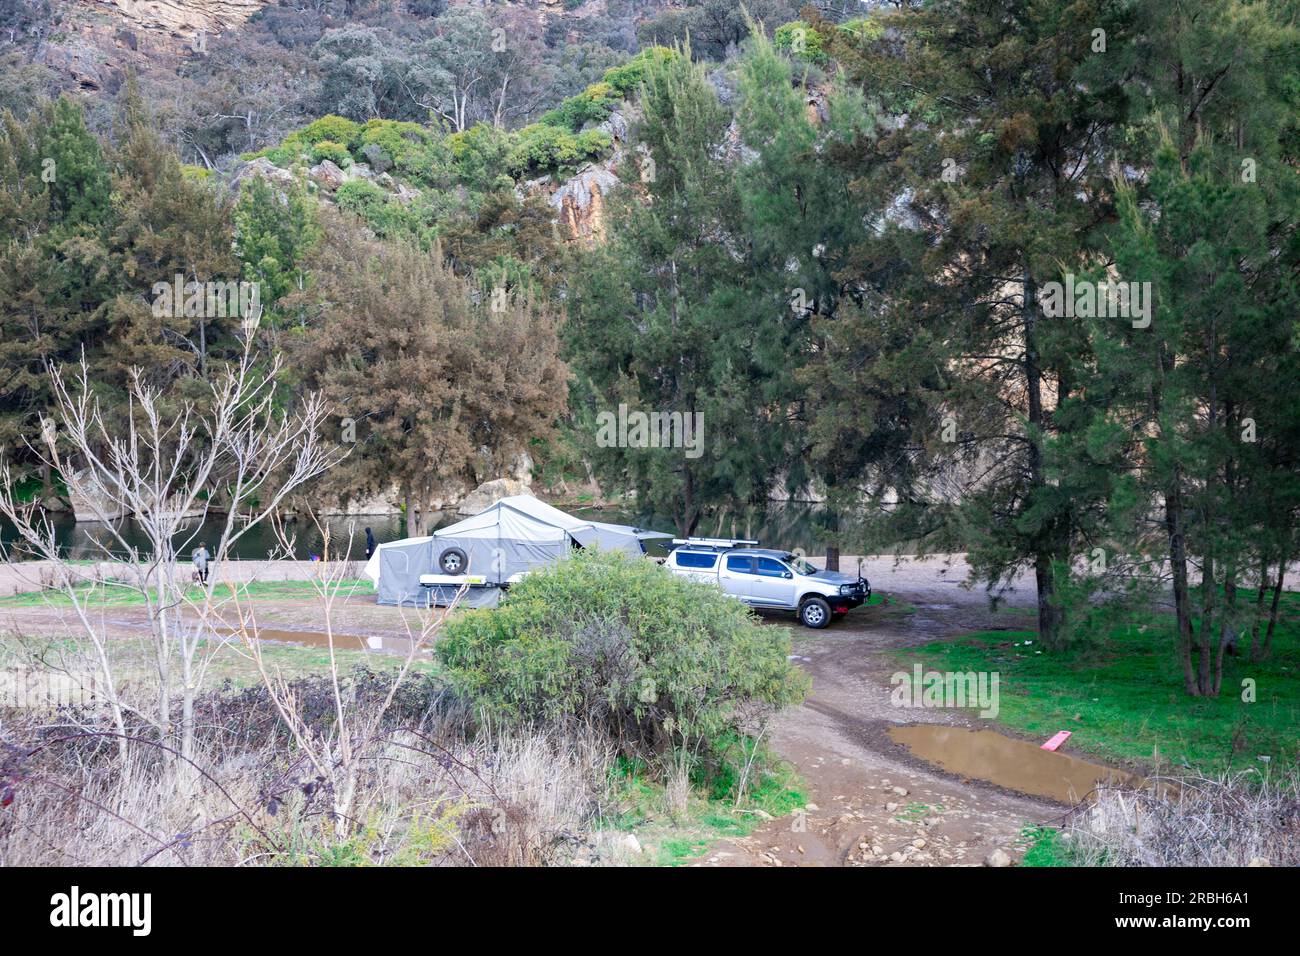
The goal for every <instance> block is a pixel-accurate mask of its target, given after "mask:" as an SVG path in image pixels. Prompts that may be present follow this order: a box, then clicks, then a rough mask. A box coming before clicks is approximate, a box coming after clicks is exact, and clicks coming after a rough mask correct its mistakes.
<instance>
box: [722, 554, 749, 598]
mask: <svg viewBox="0 0 1300 956" xmlns="http://www.w3.org/2000/svg"><path fill="white" fill-rule="evenodd" d="M754 581H755V575H754V559H753V557H751V556H750V555H748V554H729V555H727V559H726V560H725V561H724V562H723V563H722V567H721V568H719V569H718V583H719V584H720V585H722V590H723V591H725V592H726V593H727V594H730V595H731V596H732V597H738V598H740V599H741V600H742V601H744V602H745V603H746V604H751V603H753V600H754Z"/></svg>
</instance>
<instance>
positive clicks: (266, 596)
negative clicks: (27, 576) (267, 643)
mask: <svg viewBox="0 0 1300 956" xmlns="http://www.w3.org/2000/svg"><path fill="white" fill-rule="evenodd" d="M338 587H339V594H340V595H341V596H346V595H348V594H351V593H356V592H360V593H370V592H372V591H373V590H374V585H373V584H372V583H371V582H370V581H369V580H367V579H361V578H356V579H349V580H346V581H342V582H340V583H339V585H338ZM77 590H78V594H79V596H81V597H82V598H83V599H88V600H89V601H90V603H91V604H92V605H93V606H96V607H133V606H135V607H138V606H141V605H143V604H144V596H143V595H141V594H140V593H139V592H138V591H136V590H134V589H133V588H131V587H126V586H124V585H122V584H114V583H112V582H109V583H105V584H87V585H84V586H83V587H80V588H78V589H77ZM232 593H233V594H238V595H239V597H240V598H241V599H250V600H259V599H260V600H293V599H310V598H313V597H315V596H316V582H312V581H250V582H247V583H241V584H235V585H234V586H233V588H232V586H231V585H227V584H218V585H217V586H216V587H214V588H213V591H212V596H213V600H218V601H219V600H224V599H226V598H229V597H231V596H232ZM186 598H187V599H189V600H191V601H196V602H198V601H202V600H203V590H202V589H201V588H197V587H192V588H190V589H189V590H188V591H187V592H186ZM71 606H72V599H71V598H70V597H68V595H67V594H65V593H64V592H63V591H61V590H58V589H53V588H52V589H47V590H42V591H25V592H23V593H22V594H10V595H7V596H6V597H0V608H4V607H71Z"/></svg>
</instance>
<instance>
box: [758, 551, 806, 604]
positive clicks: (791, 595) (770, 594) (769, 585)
mask: <svg viewBox="0 0 1300 956" xmlns="http://www.w3.org/2000/svg"><path fill="white" fill-rule="evenodd" d="M754 571H755V575H754V583H753V589H752V590H751V592H750V593H751V595H752V596H753V599H754V603H755V604H762V605H765V606H767V607H794V606H795V599H796V598H797V597H798V595H797V594H796V593H795V591H796V589H797V585H796V584H795V581H794V573H793V572H792V571H791V570H790V569H789V568H787V567H786V566H785V565H784V564H782V563H781V562H780V561H778V560H776V559H775V558H761V557H760V558H755V559H754Z"/></svg>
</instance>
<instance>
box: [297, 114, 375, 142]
mask: <svg viewBox="0 0 1300 956" xmlns="http://www.w3.org/2000/svg"><path fill="white" fill-rule="evenodd" d="M294 135H295V136H297V137H299V138H300V139H301V140H302V141H303V142H305V143H308V144H309V145H313V146H314V145H315V144H316V143H319V142H321V141H323V140H329V141H330V142H332V143H342V144H343V145H344V146H347V147H350V146H352V145H353V144H354V143H356V141H357V137H359V136H360V135H361V124H359V123H357V122H356V121H355V120H350V119H348V118H347V117H345V116H322V117H321V118H320V119H318V120H315V121H313V122H312V123H310V124H308V126H307V127H306V128H305V129H302V130H299V131H298V132H297V133H295V134H294Z"/></svg>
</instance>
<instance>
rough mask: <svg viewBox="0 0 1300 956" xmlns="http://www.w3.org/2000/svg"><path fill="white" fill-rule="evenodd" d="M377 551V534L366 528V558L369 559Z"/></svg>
mask: <svg viewBox="0 0 1300 956" xmlns="http://www.w3.org/2000/svg"><path fill="white" fill-rule="evenodd" d="M374 553H375V536H374V535H373V534H371V532H370V529H369V528H367V529H366V560H367V561H369V560H370V557H371V555H373V554H374Z"/></svg>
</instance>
